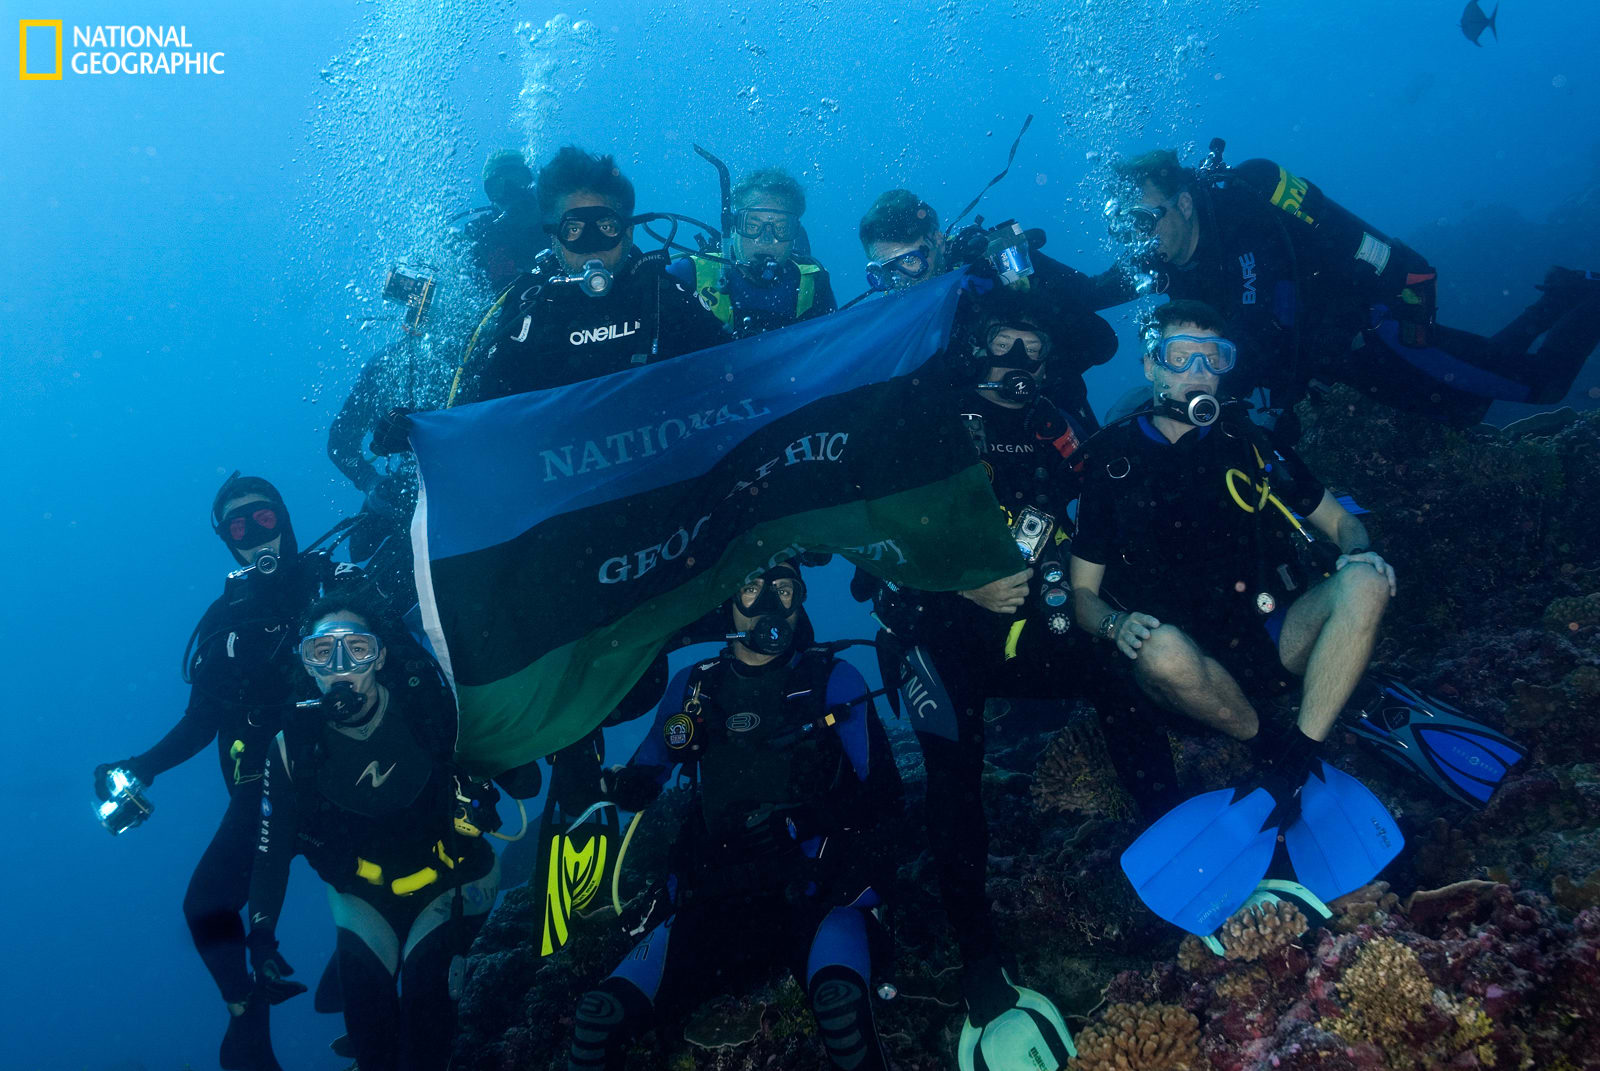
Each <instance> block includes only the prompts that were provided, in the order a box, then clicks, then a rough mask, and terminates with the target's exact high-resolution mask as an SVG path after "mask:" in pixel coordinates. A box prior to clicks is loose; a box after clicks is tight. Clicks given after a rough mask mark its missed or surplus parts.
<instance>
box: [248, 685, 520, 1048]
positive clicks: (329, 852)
mask: <svg viewBox="0 0 1600 1071" xmlns="http://www.w3.org/2000/svg"><path fill="white" fill-rule="evenodd" d="M422 676H423V675H418V674H413V675H412V676H410V677H409V678H405V677H400V676H398V675H392V676H391V680H392V683H393V685H394V687H392V688H391V689H390V690H389V691H388V694H387V699H386V701H385V703H384V705H383V707H382V708H381V711H380V713H379V714H378V715H377V716H376V717H374V718H373V719H372V721H370V722H369V723H368V724H367V725H366V726H363V727H362V729H361V730H345V729H338V728H335V727H333V726H330V725H328V724H326V723H324V722H322V721H321V719H320V718H319V717H317V716H316V715H314V714H312V715H308V716H303V717H302V718H299V719H297V720H296V722H295V723H294V724H292V725H290V726H289V727H288V728H286V729H285V730H284V732H283V733H281V734H280V735H279V736H278V737H277V739H276V741H275V742H274V747H273V749H272V751H271V755H270V758H269V761H268V763H267V768H266V771H265V776H264V778H263V786H264V787H263V793H262V798H261V814H260V835H259V837H258V840H257V845H256V847H257V853H258V854H257V859H256V864H255V869H254V872H253V874H252V876H251V880H250V922H251V931H250V937H249V942H250V946H251V948H252V950H258V949H270V948H271V947H273V946H274V945H275V943H276V942H275V926H276V924H277V919H278V912H279V910H280V908H281V906H282V903H283V895H284V890H285V889H286V887H287V884H288V877H289V864H290V862H291V861H292V860H293V858H294V857H295V856H296V855H304V856H305V857H306V860H307V861H308V862H309V863H310V864H311V866H312V869H314V870H315V871H316V872H317V876H318V877H320V878H322V880H323V881H324V882H325V883H326V884H327V888H328V902H329V905H330V906H331V907H332V909H333V916H334V923H335V926H336V927H337V931H338V942H337V948H338V952H337V958H338V964H339V984H340V989H341V992H342V996H343V1002H344V1015H345V1026H346V1029H347V1030H348V1032H349V1035H350V1040H351V1042H352V1044H353V1045H354V1047H355V1050H356V1060H357V1062H358V1063H359V1064H360V1065H361V1066H362V1067H404V1068H416V1069H432V1068H437V1069H442V1068H444V1067H446V1066H447V1064H448V1062H449V1058H450V1047H451V1042H452V1039H453V1036H454V1032H455V1021H456V1005H455V1000H456V998H457V997H458V996H459V993H453V992H452V991H451V987H450V977H451V965H452V961H453V960H454V959H455V957H457V956H459V955H463V954H464V953H465V951H466V949H467V947H468V946H469V945H470V944H471V941H472V937H473V936H474V935H475V934H476V933H477V931H478V929H479V928H480V927H481V926H482V924H483V920H484V919H485V918H486V917H487V915H488V912H489V909H490V907H491V906H493V904H494V896H495V891H496V886H497V883H498V870H497V867H496V861H495V856H494V852H493V851H492V850H491V849H490V847H489V845H488V844H487V843H486V842H485V841H484V840H483V839H482V837H481V836H471V835H463V834H462V833H461V832H460V831H459V830H458V829H457V827H456V825H455V822H454V814H455V808H456V802H457V800H456V780H455V775H454V772H453V771H452V769H451V767H450V765H449V757H450V754H451V748H452V746H453V743H454V739H455V721H456V712H455V705H454V701H453V699H451V697H450V695H449V693H448V692H447V691H444V690H442V689H440V688H438V687H436V686H435V682H433V681H428V680H423V679H422ZM412 681H415V682H417V683H416V684H415V685H412V684H410V682H412Z"/></svg>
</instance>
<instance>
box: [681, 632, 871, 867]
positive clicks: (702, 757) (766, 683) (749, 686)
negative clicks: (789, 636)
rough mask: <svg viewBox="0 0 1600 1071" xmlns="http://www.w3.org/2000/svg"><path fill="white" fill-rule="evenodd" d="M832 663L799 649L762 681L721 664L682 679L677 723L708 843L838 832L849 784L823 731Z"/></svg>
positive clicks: (842, 760) (825, 655)
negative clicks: (776, 828) (784, 831)
mask: <svg viewBox="0 0 1600 1071" xmlns="http://www.w3.org/2000/svg"><path fill="white" fill-rule="evenodd" d="M836 663H837V659H835V658H834V657H833V655H832V653H831V652H830V651H828V650H827V649H825V648H807V649H805V650H802V651H800V652H799V653H798V654H797V655H794V656H793V658H792V661H791V662H790V663H789V664H788V666H786V667H778V668H774V669H767V670H766V671H765V672H761V671H760V670H759V669H758V670H757V671H756V672H740V670H739V669H738V668H735V665H734V663H733V660H732V659H729V658H716V659H712V660H710V661H707V662H702V663H700V664H698V665H696V666H695V667H694V668H693V669H692V670H691V671H690V674H689V682H688V685H689V687H688V697H687V699H686V701H685V708H684V714H683V717H684V718H686V719H689V726H688V727H689V728H690V729H691V737H690V741H689V742H688V745H689V747H691V748H693V756H694V761H695V763H696V766H697V771H696V775H697V777H696V779H697V785H698V792H699V798H700V804H701V813H702V817H703V818H704V821H705V826H706V831H707V832H708V833H709V834H710V835H711V838H712V840H713V841H714V842H717V843H720V844H724V845H728V846H733V845H735V844H737V843H739V842H741V841H743V840H746V839H747V838H750V837H752V836H754V837H756V838H758V839H759V838H761V837H762V836H763V834H764V832H765V831H767V830H769V829H770V828H771V827H772V825H773V824H775V823H778V822H784V823H789V824H793V826H794V828H792V829H790V830H789V836H790V837H791V838H792V839H804V838H805V837H806V836H807V835H810V834H814V833H823V832H829V831H832V830H833V829H834V828H836V825H837V823H836V822H835V821H834V820H833V819H834V816H835V814H836V813H837V809H838V808H839V806H841V805H842V804H843V803H844V799H845V798H846V797H849V796H852V795H853V792H852V791H851V790H852V789H853V788H854V787H855V786H856V784H857V780H856V778H855V775H854V771H853V769H852V768H851V765H850V761H849V757H848V756H847V755H846V753H845V749H844V745H843V743H842V742H841V741H840V739H839V737H838V734H837V733H835V732H834V731H832V729H831V727H829V726H828V725H827V724H825V722H826V718H827V715H828V713H829V711H828V709H827V693H828V680H829V678H830V677H831V676H832V674H833V667H834V665H835V664H836ZM669 731H670V727H669ZM695 737H698V738H699V739H698V740H695V739H694V738H695Z"/></svg>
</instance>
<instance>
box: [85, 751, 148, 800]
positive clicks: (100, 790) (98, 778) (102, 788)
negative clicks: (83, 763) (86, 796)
mask: <svg viewBox="0 0 1600 1071" xmlns="http://www.w3.org/2000/svg"><path fill="white" fill-rule="evenodd" d="M112 770H126V771H128V772H129V773H130V774H132V775H133V776H134V777H137V778H138V779H139V783H140V784H142V785H145V786H146V787H148V786H149V784H150V782H151V781H153V780H154V778H153V777H146V776H145V775H144V771H143V770H139V769H136V768H135V766H134V760H133V759H118V760H117V761H116V762H102V763H101V764H100V765H99V766H96V767H95V768H94V794H95V796H96V797H98V798H99V800H100V802H102V803H104V802H105V801H107V800H109V799H110V798H111V786H110V785H109V784H107V783H106V777H107V775H108V774H110V773H111V771H112Z"/></svg>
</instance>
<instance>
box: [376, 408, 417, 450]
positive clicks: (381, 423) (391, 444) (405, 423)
mask: <svg viewBox="0 0 1600 1071" xmlns="http://www.w3.org/2000/svg"><path fill="white" fill-rule="evenodd" d="M415 412H416V410H415V409H404V408H400V407H396V408H394V409H391V410H389V411H388V412H387V413H385V414H383V416H381V417H379V418H378V426H377V427H375V428H373V429H372V452H373V453H374V454H377V455H378V456H379V457H388V456H389V455H390V454H399V453H404V452H405V451H407V450H409V449H411V414H412V413H415Z"/></svg>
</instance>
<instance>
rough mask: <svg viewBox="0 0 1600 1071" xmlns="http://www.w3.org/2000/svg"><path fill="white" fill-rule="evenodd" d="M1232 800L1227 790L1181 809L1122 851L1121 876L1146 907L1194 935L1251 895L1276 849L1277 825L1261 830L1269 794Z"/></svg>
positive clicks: (1210, 929) (1207, 931)
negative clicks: (1122, 875) (1126, 878)
mask: <svg viewBox="0 0 1600 1071" xmlns="http://www.w3.org/2000/svg"><path fill="white" fill-rule="evenodd" d="M1234 795H1235V793H1234V790H1233V789H1231V788H1224V789H1218V790H1217V791H1215V792H1206V793H1203V794H1202V795H1199V796H1196V797H1194V798H1193V799H1191V800H1187V801H1185V802H1183V803H1180V804H1178V806H1176V807H1174V808H1173V809H1172V810H1170V811H1168V812H1167V813H1166V814H1164V815H1162V816H1161V817H1160V818H1158V819H1157V820H1156V821H1155V823H1154V824H1153V825H1151V827H1150V828H1149V829H1147V830H1145V831H1144V833H1143V834H1142V835H1140V837H1139V839H1138V840H1136V841H1134V842H1133V843H1132V844H1130V845H1129V846H1128V850H1127V851H1125V852H1123V853H1122V872H1123V873H1124V874H1126V875H1128V880H1129V881H1130V882H1132V883H1133V888H1134V891H1135V892H1137V893H1138V894H1139V899H1141V900H1143V901H1144V902H1145V906H1147V907H1149V908H1150V910H1151V911H1154V912H1155V913H1156V914H1157V915H1159V916H1161V917H1162V918H1164V919H1166V920H1167V921H1168V922H1170V923H1172V924H1173V925H1174V926H1178V927H1181V928H1182V929H1185V930H1188V931H1189V932H1190V933H1192V934H1194V935H1196V936H1197V937H1204V936H1206V935H1207V934H1210V933H1213V932H1214V931H1215V930H1216V929H1217V927H1218V926H1221V925H1222V923H1223V922H1224V921H1225V920H1226V919H1227V918H1228V916H1230V915H1232V914H1233V913H1234V912H1235V911H1237V910H1239V908H1240V907H1241V906H1242V905H1243V904H1244V902H1245V901H1246V900H1248V899H1249V898H1250V896H1251V894H1252V893H1254V892H1255V890H1256V885H1257V883H1259V882H1260V881H1261V879H1262V878H1263V877H1265V876H1266V873H1267V867H1268V866H1270V865H1271V863H1272V853H1273V851H1274V850H1275V849H1276V847H1277V841H1278V829H1277V827H1276V826H1269V827H1267V828H1266V829H1262V828H1261V827H1262V824H1263V823H1265V822H1266V820H1267V817H1268V816H1269V815H1270V814H1272V812H1273V810H1274V808H1276V807H1277V804H1276V803H1275V802H1274V801H1273V798H1272V795H1271V794H1270V793H1269V792H1267V791H1266V790H1265V789H1260V788H1258V789H1256V790H1255V791H1253V792H1251V793H1250V794H1249V795H1248V796H1245V797H1244V798H1243V799H1241V800H1238V801H1237V802H1235V800H1234Z"/></svg>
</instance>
